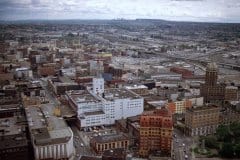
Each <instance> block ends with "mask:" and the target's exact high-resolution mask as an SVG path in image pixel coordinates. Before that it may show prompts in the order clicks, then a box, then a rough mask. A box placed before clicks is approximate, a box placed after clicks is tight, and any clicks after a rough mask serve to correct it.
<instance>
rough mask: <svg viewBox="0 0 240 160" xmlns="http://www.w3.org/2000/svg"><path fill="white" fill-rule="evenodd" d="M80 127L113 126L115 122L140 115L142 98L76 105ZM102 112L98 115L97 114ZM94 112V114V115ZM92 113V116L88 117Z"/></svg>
mask: <svg viewBox="0 0 240 160" xmlns="http://www.w3.org/2000/svg"><path fill="white" fill-rule="evenodd" d="M77 108H78V117H79V119H80V121H81V127H89V126H100V125H110V124H114V123H115V120H119V119H122V118H128V117H132V116H136V115H139V114H142V112H143V98H142V97H140V98H138V99H131V98H124V99H116V100H113V101H105V100H103V101H100V102H95V103H77ZM100 111H101V112H102V113H101V114H99V113H98V112H100ZM94 112H95V113H96V114H94ZM87 113H92V114H93V115H88V114H87Z"/></svg>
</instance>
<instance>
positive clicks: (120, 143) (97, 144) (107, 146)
mask: <svg viewBox="0 0 240 160" xmlns="http://www.w3.org/2000/svg"><path fill="white" fill-rule="evenodd" d="M90 146H91V147H92V148H93V150H94V151H95V152H96V153H98V154H101V153H103V152H104V151H106V150H111V149H116V148H124V149H128V147H129V138H128V136H127V135H125V134H122V133H119V134H111V135H102V136H96V137H93V138H92V139H91V140H90Z"/></svg>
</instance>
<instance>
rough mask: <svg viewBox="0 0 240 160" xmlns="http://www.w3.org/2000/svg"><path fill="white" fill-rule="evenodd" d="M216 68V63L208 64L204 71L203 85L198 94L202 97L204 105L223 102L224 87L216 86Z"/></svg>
mask: <svg viewBox="0 0 240 160" xmlns="http://www.w3.org/2000/svg"><path fill="white" fill-rule="evenodd" d="M217 79H218V67H217V65H216V63H213V62H212V63H209V64H208V66H207V69H206V75H205V84H201V86H200V94H201V96H203V97H204V102H205V103H210V102H216V101H223V100H224V95H225V87H226V86H225V85H224V84H218V83H217Z"/></svg>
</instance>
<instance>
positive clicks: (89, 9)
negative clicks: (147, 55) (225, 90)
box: [0, 0, 240, 22]
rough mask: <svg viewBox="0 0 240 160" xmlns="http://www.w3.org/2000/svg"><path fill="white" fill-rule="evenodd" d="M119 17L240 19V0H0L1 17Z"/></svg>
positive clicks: (216, 20)
mask: <svg viewBox="0 0 240 160" xmlns="http://www.w3.org/2000/svg"><path fill="white" fill-rule="evenodd" d="M117 18H124V19H137V18H146V19H165V20H174V21H200V22H240V0H0V20H28V19H34V20H37V19H47V20H52V19H117Z"/></svg>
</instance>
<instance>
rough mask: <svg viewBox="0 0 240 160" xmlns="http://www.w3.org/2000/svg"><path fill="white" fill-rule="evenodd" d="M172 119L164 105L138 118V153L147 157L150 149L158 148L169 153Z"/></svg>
mask: <svg viewBox="0 0 240 160" xmlns="http://www.w3.org/2000/svg"><path fill="white" fill-rule="evenodd" d="M172 132H173V120H172V114H171V112H170V111H169V110H168V109H166V108H165V107H164V108H162V109H158V110H155V111H154V112H153V113H151V114H146V115H141V118H140V146H139V147H140V148H139V154H140V156H142V157H147V156H148V155H149V154H150V153H151V151H156V150H159V151H161V152H162V153H165V154H168V155H170V153H171V147H172Z"/></svg>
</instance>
